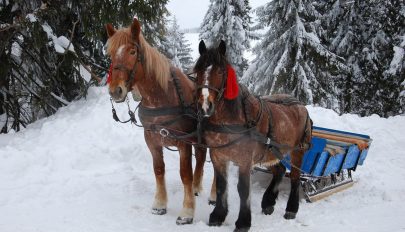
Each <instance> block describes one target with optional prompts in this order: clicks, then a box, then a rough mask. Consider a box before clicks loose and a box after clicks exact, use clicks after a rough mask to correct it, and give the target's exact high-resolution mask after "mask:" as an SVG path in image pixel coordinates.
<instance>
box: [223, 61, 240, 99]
mask: <svg viewBox="0 0 405 232" xmlns="http://www.w3.org/2000/svg"><path fill="white" fill-rule="evenodd" d="M226 68H227V72H228V77H227V79H226V87H225V94H224V97H225V99H227V100H233V99H235V98H236V97H237V96H238V94H239V87H238V81H237V79H236V72H235V70H234V69H233V68H232V66H231V65H230V64H227V66H226Z"/></svg>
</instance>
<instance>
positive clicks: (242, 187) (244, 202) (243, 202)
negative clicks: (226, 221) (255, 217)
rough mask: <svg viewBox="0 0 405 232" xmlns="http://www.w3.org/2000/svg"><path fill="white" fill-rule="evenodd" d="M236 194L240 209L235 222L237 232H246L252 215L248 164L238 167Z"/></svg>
mask: <svg viewBox="0 0 405 232" xmlns="http://www.w3.org/2000/svg"><path fill="white" fill-rule="evenodd" d="M238 193H239V197H240V208H239V216H238V220H237V221H236V222H235V226H236V230H237V231H248V230H249V228H250V226H251V222H252V215H251V212H250V164H248V165H245V166H243V167H239V181H238Z"/></svg>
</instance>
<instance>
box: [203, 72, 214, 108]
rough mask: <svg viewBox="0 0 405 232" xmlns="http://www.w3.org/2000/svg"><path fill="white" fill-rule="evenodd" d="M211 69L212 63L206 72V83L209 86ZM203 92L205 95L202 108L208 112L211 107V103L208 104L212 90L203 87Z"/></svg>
mask: <svg viewBox="0 0 405 232" xmlns="http://www.w3.org/2000/svg"><path fill="white" fill-rule="evenodd" d="M211 69H212V65H210V66H209V67H208V68H207V70H205V73H204V85H205V86H208V85H209V81H208V77H209V75H210V73H211ZM201 93H202V95H203V100H204V102H203V104H202V109H203V110H204V111H205V112H207V110H208V108H209V104H208V97H209V96H210V92H209V89H208V88H207V87H204V88H202V90H201Z"/></svg>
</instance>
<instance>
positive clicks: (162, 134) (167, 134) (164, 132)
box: [159, 128, 169, 138]
mask: <svg viewBox="0 0 405 232" xmlns="http://www.w3.org/2000/svg"><path fill="white" fill-rule="evenodd" d="M159 134H160V135H161V136H162V137H163V138H166V137H167V136H169V131H168V130H167V129H166V128H162V129H160V131H159Z"/></svg>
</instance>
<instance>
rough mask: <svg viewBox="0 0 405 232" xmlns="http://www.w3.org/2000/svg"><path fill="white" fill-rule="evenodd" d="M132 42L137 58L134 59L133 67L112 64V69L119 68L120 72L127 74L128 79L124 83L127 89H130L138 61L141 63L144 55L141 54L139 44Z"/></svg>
mask: <svg viewBox="0 0 405 232" xmlns="http://www.w3.org/2000/svg"><path fill="white" fill-rule="evenodd" d="M133 44H134V47H136V54H137V55H136V56H137V59H136V62H135V64H134V66H133V68H132V69H128V68H127V67H125V66H124V65H122V64H116V65H113V70H119V71H122V72H126V73H127V74H128V80H127V81H126V83H125V86H126V87H127V88H128V89H131V86H132V84H133V81H134V80H135V76H136V71H137V67H138V63H140V64H141V65H143V63H144V56H143V53H142V49H141V46H140V45H139V44H138V43H135V42H134V43H133Z"/></svg>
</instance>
